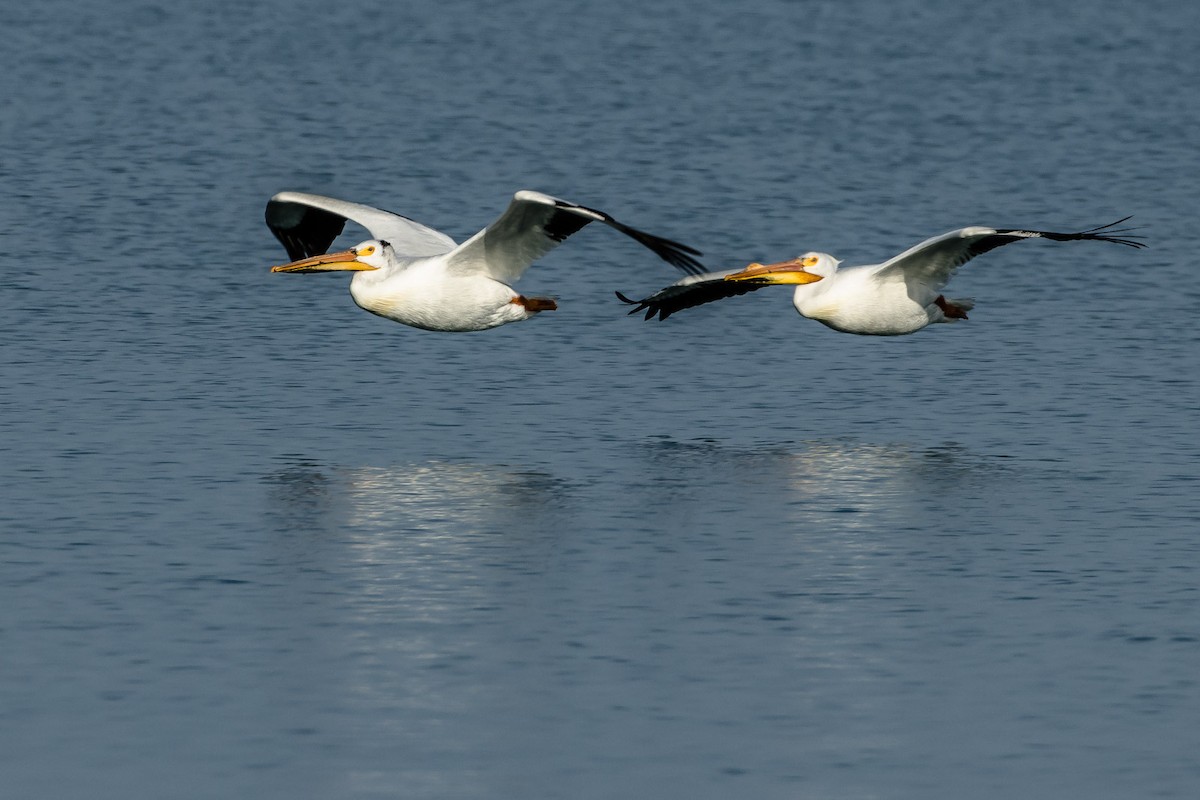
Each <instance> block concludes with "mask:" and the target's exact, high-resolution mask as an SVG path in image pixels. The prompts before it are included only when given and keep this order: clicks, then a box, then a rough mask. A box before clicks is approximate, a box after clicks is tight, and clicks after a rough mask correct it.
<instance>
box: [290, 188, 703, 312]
mask: <svg viewBox="0 0 1200 800" xmlns="http://www.w3.org/2000/svg"><path fill="white" fill-rule="evenodd" d="M266 218H267V226H268V227H269V228H270V229H271V231H272V232H273V233H274V234H275V236H276V238H278V239H279V241H280V242H282V243H283V246H284V247H285V248H286V249H287V252H288V256H289V257H290V258H292V259H295V260H294V261H292V262H291V263H289V264H283V265H282V266H277V267H272V269H271V271H272V272H329V271H333V270H346V271H352V272H354V277H353V278H352V279H351V281H350V295H351V297H353V298H354V302H355V303H357V304H358V305H359V306H360V307H361V308H363V309H365V310H367V311H370V312H371V313H373V314H378V315H379V316H381V317H386V318H387V319H390V320H394V321H396V322H399V323H402V324H404V325H411V326H412V327H414V328H424V329H426V330H432V331H481V330H486V329H488V328H495V327H497V326H499V325H505V324H507V323H509V322H520V321H521V320H526V319H529V318H530V317H532V316H534V315H535V314H537V313H539V312H541V311H553V310H554V309H556V308H557V307H558V305H557V303H556V302H555V301H554V299H553V298H550V297H531V296H526V295H523V294H521V293H519V292H517V291H516V290H514V289H513V288H512V287H511V286H510V285H509V284H511V283H513V282H514V281H516V280H517V279H518V278H519V277H521V275H522V274H523V273H524V272H525V270H527V269H528V268H529V267H530V265H531V264H533V262H534V261H536V260H537V259H538V258H540V257H541V256H543V255H545V254H546V253H548V252H549V251H550V250H552V249H554V248H555V247H557V246H558V245H559V244H561V243H562V242H563V241H564V240H565V239H566V238H567V237H568V236H570V235H572V234H573V233H576V232H577V231H579V230H580V229H581V228H583V227H584V226H585V225H587V224H588V223H591V222H603V223H604V224H606V225H609V226H610V227H613V228H616V229H617V230H618V231H620V232H621V233H624V234H625V235H627V236H629V237H631V238H633V239H634V240H635V241H637V242H639V243H641V244H642V245H644V246H646V247H648V248H649V249H650V250H652V251H654V252H655V253H656V254H657V255H658V256H659V257H660V258H662V259H664V260H665V261H667V262H668V263H670V264H672V265H673V266H675V267H678V268H679V269H680V270H682V271H684V272H686V273H688V274H691V275H696V274H701V273H703V272H704V267H703V266H702V265H701V264H700V262H698V261H697V260H696V258H695V256H698V255H700V253H699V252H698V251H696V250H693V249H692V248H690V247H688V246H686V245H682V244H679V243H678V242H673V241H671V240H669V239H663V238H661V237H658V236H653V235H651V234H648V233H644V232H642V231H639V230H637V229H635V228H631V227H629V226H628V225H625V224H623V223H621V222H618V221H617V220H615V219H613V218H612V217H611V216H609V215H608V214H605V213H604V212H602V211H596V210H595V209H591V208H586V207H585V206H581V205H576V204H575V203H569V202H567V201H566V200H559V199H558V198H556V197H551V196H549V195H545V194H541V193H540V192H533V191H528V190H522V191H519V192H517V193H516V195H514V196H513V199H512V202H511V203H509V206H508V208H507V209H505V211H504V213H503V214H501V215H500V217H499V218H498V219H496V221H494V222H493V223H492V224H490V225H488V226H487V227H486V228H484V229H483V230H481V231H479V232H478V233H476V234H475V235H474V236H472V237H471V238H470V239H467V240H466V241H465V242H463V243H462V244H456V243H455V241H454V240H453V239H451V238H450V237H449V236H447V235H446V234H444V233H441V232H439V231H436V230H434V229H432V228H428V227H426V226H424V225H421V224H420V223H418V222H414V221H413V220H411V219H408V218H407V217H403V216H400V215H399V214H393V213H391V212H390V211H382V210H380V209H378V208H372V207H371V206H366V205H361V204H359V203H351V202H347V201H345V200H337V199H334V198H332V197H323V196H321V195H317V194H306V193H303V192H280V193H279V194H277V195H275V196H274V197H272V198H271V200H270V202H268V203H267V210H266ZM347 220H349V221H351V222H354V223H357V224H358V225H361V226H362V227H363V228H366V229H367V231H368V232H369V233H370V234H371V238H370V239H368V240H366V241H364V242H361V243H360V244H357V245H355V246H354V247H351V248H350V249H348V250H339V251H337V252H333V253H329V252H326V251H327V250H328V249H329V247H330V245H332V244H333V241H334V239H336V238H337V237H338V236H339V235H340V234H341V232H342V229H343V227H344V226H345V224H346V221H347Z"/></svg>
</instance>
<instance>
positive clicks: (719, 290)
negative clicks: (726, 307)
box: [617, 269, 778, 320]
mask: <svg viewBox="0 0 1200 800" xmlns="http://www.w3.org/2000/svg"><path fill="white" fill-rule="evenodd" d="M735 272H741V270H737V269H727V270H725V271H724V272H706V273H704V274H703V275H690V276H688V277H686V278H684V279H683V280H679V281H676V282H675V283H672V284H671V285H670V286H665V287H663V288H662V289H659V290H658V291H657V292H655V293H654V294H652V295H650V296H649V297H643V298H642V299H641V300H630V299H629V298H628V297H626V296H625V295H623V294H621V293H620V292H617V297H618V298H620V300H621V302H623V303H628V304H629V305H631V306H636V308H633V309H631V310H630V311H629V313H630V314H636V313H638V312H639V311H643V310H644V311H645V312H646V317H645V318H646V319H648V320H649V319H653V318H654V316H655V315H658V318H659V319H666V318H667V317H669V316H671V315H672V314H674V313H675V312H676V311H682V310H683V309H685V308H691V307H692V306H700V305H704V304H705V303H712V302H715V301H717V300H724V299H725V298H726V297H737V296H738V295H741V294H746V293H747V292H753V291H755V290H757V289H761V288H763V287H764V286H775V285H778V284H771V283H766V282H763V283H755V282H754V281H751V280H746V281H727V280H725V276H726V275H732V274H734V273H735Z"/></svg>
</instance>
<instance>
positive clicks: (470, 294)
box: [350, 256, 536, 331]
mask: <svg viewBox="0 0 1200 800" xmlns="http://www.w3.org/2000/svg"><path fill="white" fill-rule="evenodd" d="M445 260H446V259H445V258H444V257H442V256H433V257H429V258H417V259H406V261H407V263H405V264H398V265H397V267H396V268H395V269H393V270H389V271H384V270H379V271H371V272H356V273H354V278H353V279H352V280H351V281H350V296H351V297H352V298H354V302H355V303H357V304H358V306H359V308H362V309H364V310H366V311H370V312H371V313H372V314H378V315H379V316H381V317H385V318H387V319H390V320H394V321H395V322H400V323H403V324H405V325H411V326H412V327H414V328H423V329H425V330H429V331H482V330H487V329H488V328H495V327H498V326H500V325H505V324H507V323H509V322H520V321H522V320H526V319H529V318H530V317H532V316H533V315H534V314H535V313H536V312H531V311H528V310H526V308H525V307H524V306H523V305H521V303H520V302H519V298H520V295H518V294H517V292H515V291H514V290H513V289H512V288H511V287H509V286H508V285H506V284H503V283H501V282H500V281H497V280H495V279H493V278H490V277H488V276H486V275H480V274H475V275H453V274H451V273H449V272H448V271H447V269H446V264H445Z"/></svg>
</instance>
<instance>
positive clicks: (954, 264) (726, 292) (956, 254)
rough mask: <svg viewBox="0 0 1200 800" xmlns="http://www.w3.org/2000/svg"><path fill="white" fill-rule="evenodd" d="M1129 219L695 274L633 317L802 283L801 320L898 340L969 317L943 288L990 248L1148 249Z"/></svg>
mask: <svg viewBox="0 0 1200 800" xmlns="http://www.w3.org/2000/svg"><path fill="white" fill-rule="evenodd" d="M1127 219H1129V217H1125V219H1121V220H1117V221H1116V222H1112V223H1109V224H1108V225H1101V226H1099V227H1096V228H1091V229H1089V230H1086V231H1079V232H1076V233H1055V232H1053V231H1032V230H1022V229H1015V228H1011V229H1005V228H984V227H971V228H960V229H958V230H956V231H950V232H949V233H943V234H942V235H941V236H935V237H933V238H932V239H927V240H925V241H924V242H921V243H920V244H918V245H916V246H915V247H912V248H909V249H908V250H905V251H904V252H903V253H901V254H900V255H898V256H895V257H893V258H891V259H888V260H887V261H885V262H883V263H882V264H869V265H864V266H855V267H840V266H839V265H840V264H841V262H840V261H838V259H836V258H834V257H833V256H831V255H829V254H828V253H805V254H804V255H802V256H800V257H799V258H794V259H791V260H789V261H781V262H779V263H776V264H751V265H749V266H748V267H746V268H745V269H740V270H726V271H724V272H710V273H707V274H704V275H689V276H688V277H686V278H684V279H682V280H680V281H678V282H676V283H673V284H671V285H670V286H667V287H666V288H664V289H661V290H659V291H658V292H655V293H654V294H652V295H650V296H649V297H646V298H644V299H642V300H630V299H629V298H628V297H626V296H625V295H623V294H621V293H620V292H617V297H619V298H620V299H621V300H622V301H623V302H625V303H628V304H630V305H633V306H635V308H634V309H633V310H632V311H630V312H629V313H630V314H636V313H637V312H639V311H645V312H646V319H651V318H652V317H655V316H657V317H658V318H659V319H666V318H667V317H669V316H671V314H674V313H675V312H676V311H681V310H683V309H685V308H691V307H692V306H698V305H702V304H704V303H711V302H713V301H715V300H722V299H724V298H726V297H736V296H737V295H742V294H746V293H747V292H753V291H756V290H758V289H762V288H763V287H766V286H777V285H780V284H786V285H794V286H795V287H796V290H795V294H794V295H793V297H792V304H793V305H794V306H795V307H796V310H797V311H798V312H800V315H801V316H804V317H808V318H809V319H815V320H817V321H818V322H821V323H824V324H825V325H828V326H829V327H830V328H833V329H834V330H836V331H841V332H843V333H857V334H863V335H874V336H897V335H901V334H906V333H914V332H916V331H919V330H921V329H922V328H924V327H925V326H926V325H929V324H932V323H935V322H955V321H957V320H960V319H966V318H967V312H968V311H970V310H971V308H973V307H974V305H975V301H974V300H972V299H969V298H959V299H947V298H946V296H945V295H943V294H942V289H943V288H945V286H946V284H947V283H949V281H950V278H951V277H953V275H954V273H955V271H956V270H957V269H958V268H959V267H961V266H962V265H963V264H965V263H967V262H968V261H970V260H971V259H973V258H975V257H976V256H978V255H982V254H984V253H986V252H988V251H989V250H994V249H996V248H997V247H1002V246H1003V245H1006V244H1012V243H1013V242H1021V241H1024V240H1026V239H1049V240H1051V241H1055V242H1074V241H1098V242H1112V243H1114V244H1121V245H1126V246H1128V247H1145V246H1146V245H1145V244H1143V243H1142V242H1141V241H1138V239H1139V238H1140V237H1138V236H1129V235H1125V236H1121V235H1119V234H1127V231H1128V229H1122V228H1117V227H1116V226H1117V225H1120V224H1121V223H1122V222H1125V220H1127Z"/></svg>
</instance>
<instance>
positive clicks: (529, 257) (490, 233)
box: [447, 190, 704, 283]
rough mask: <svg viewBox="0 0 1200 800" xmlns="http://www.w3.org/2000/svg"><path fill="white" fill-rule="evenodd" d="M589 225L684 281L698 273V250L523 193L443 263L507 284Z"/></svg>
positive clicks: (604, 216) (546, 197)
mask: <svg viewBox="0 0 1200 800" xmlns="http://www.w3.org/2000/svg"><path fill="white" fill-rule="evenodd" d="M589 222H603V223H604V224H606V225H609V226H611V227H613V228H616V229H617V230H619V231H620V232H621V233H623V234H625V235H626V236H630V237H632V238H633V239H635V240H637V241H638V242H640V243H641V244H643V245H645V246H646V247H648V248H650V249H651V250H653V251H654V252H655V253H657V254H658V256H659V257H660V258H662V259H663V260H664V261H666V262H667V263H669V264H671V265H672V266H675V267H678V268H679V269H681V270H683V271H684V272H686V273H688V274H690V275H696V274H700V273H702V272H704V266H703V265H702V264H701V263H700V262H699V261H697V260H696V259H695V256H698V255H700V252H699V251H698V250H693V249H692V248H690V247H688V246H687V245H683V244H680V243H678V242H673V241H671V240H670V239H663V238H661V237H658V236H653V235H651V234H649V233H644V232H643V231H639V230H637V229H635V228H631V227H629V226H628V225H625V224H623V223H621V222H618V221H617V220H615V219H613V218H612V217H610V216H609V215H608V214H605V213H604V212H603V211H596V210H595V209H592V208H586V207H584V206H580V205H576V204H575V203H569V202H567V201H566V200H559V199H558V198H556V197H551V196H550V195H546V194H542V193H541V192H533V191H529V190H522V191H519V192H517V193H516V194H515V195H513V199H512V202H511V203H509V204H508V208H507V209H505V210H504V213H503V214H501V215H500V217H499V218H498V219H497V220H496V221H495V222H493V223H492V224H491V225H488V226H487V227H486V228H484V229H483V230H481V231H480V232H479V233H477V234H475V235H474V236H472V237H471V238H470V239H468V240H467V241H465V242H463V243H462V244H461V245H459V247H458V249H456V250H455V251H454V252H453V253H451V254H450V256H449V258H448V259H447V262H448V264H449V268H450V269H451V270H453V271H457V272H461V273H484V274H486V275H490V276H491V277H493V278H495V279H496V280H498V281H502V282H504V283H511V282H513V281H515V280H516V279H517V278H519V277H520V276H521V274H522V273H523V272H525V270H527V269H528V268H529V266H530V265H531V264H533V262H534V261H536V260H537V259H538V258H540V257H542V256H543V255H545V254H546V253H548V252H550V251H551V250H553V249H554V248H555V247H557V246H558V245H559V244H561V243H562V242H563V241H564V240H565V239H566V238H567V237H568V236H570V235H571V234H573V233H575V232H576V231H578V230H579V229H580V228H582V227H583V226H585V225H587V224H588V223H589Z"/></svg>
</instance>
